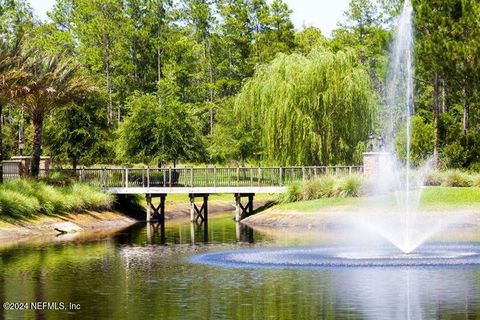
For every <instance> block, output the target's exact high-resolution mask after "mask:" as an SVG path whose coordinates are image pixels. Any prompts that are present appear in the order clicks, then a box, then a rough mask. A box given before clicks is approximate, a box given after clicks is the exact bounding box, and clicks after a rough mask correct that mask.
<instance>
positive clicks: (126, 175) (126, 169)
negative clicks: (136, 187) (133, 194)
mask: <svg viewBox="0 0 480 320" xmlns="http://www.w3.org/2000/svg"><path fill="white" fill-rule="evenodd" d="M125 188H128V168H125Z"/></svg>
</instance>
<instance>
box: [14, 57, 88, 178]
mask: <svg viewBox="0 0 480 320" xmlns="http://www.w3.org/2000/svg"><path fill="white" fill-rule="evenodd" d="M25 69H26V70H27V71H28V77H29V78H30V79H31V84H30V86H29V92H28V93H27V94H26V95H25V96H24V98H23V99H22V100H23V106H24V110H25V111H26V113H27V114H28V115H29V116H30V117H31V119H32V123H33V154H32V161H31V167H30V174H31V175H32V176H38V174H39V171H40V156H41V154H42V143H43V120H44V119H45V116H47V115H48V114H49V113H51V112H52V111H54V110H56V109H58V108H61V107H64V106H66V105H68V104H70V103H73V102H75V101H77V100H79V99H81V98H82V97H84V96H85V95H86V94H88V93H91V92H93V91H95V90H96V86H95V85H94V84H93V82H92V81H91V79H90V78H88V77H87V76H86V75H84V74H83V73H82V69H81V66H80V64H79V63H77V62H76V61H75V60H74V59H73V58H71V57H67V56H66V55H65V54H60V55H58V54H57V55H54V54H47V53H44V52H41V51H38V50H36V51H35V55H33V56H32V57H31V59H30V60H29V63H27V64H26V67H25Z"/></svg>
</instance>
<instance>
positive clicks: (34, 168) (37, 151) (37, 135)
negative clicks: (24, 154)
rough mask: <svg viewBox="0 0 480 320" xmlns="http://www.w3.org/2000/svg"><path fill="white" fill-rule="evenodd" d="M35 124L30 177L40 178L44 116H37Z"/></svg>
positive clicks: (34, 120)
mask: <svg viewBox="0 0 480 320" xmlns="http://www.w3.org/2000/svg"><path fill="white" fill-rule="evenodd" d="M32 122H33V154H32V161H31V164H30V175H31V176H33V177H38V174H39V173H40V157H41V155H42V142H43V116H41V115H35V116H34V117H33V119H32Z"/></svg>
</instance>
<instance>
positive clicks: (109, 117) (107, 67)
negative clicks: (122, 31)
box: [105, 58, 113, 125]
mask: <svg viewBox="0 0 480 320" xmlns="http://www.w3.org/2000/svg"><path fill="white" fill-rule="evenodd" d="M105 73H106V78H107V79H106V80H107V92H108V105H107V124H108V125H110V124H112V122H113V102H112V80H111V75H110V60H109V59H108V58H107V59H106V61H105Z"/></svg>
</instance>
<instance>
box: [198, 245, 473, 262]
mask: <svg viewBox="0 0 480 320" xmlns="http://www.w3.org/2000/svg"><path fill="white" fill-rule="evenodd" d="M189 262H192V263H198V264H206V265H213V266H222V267H237V268H248V267H254V268H330V267H441V266H472V265H480V245H478V244H475V245H473V244H472V245H466V244H431V245H425V246H422V247H421V248H419V249H418V251H415V253H411V254H404V253H402V252H400V251H398V249H396V248H390V247H379V248H376V249H375V248H369V249H368V250H365V248H356V247H340V246H330V247H310V248H274V249H248V250H235V251H223V252H214V253H206V254H202V255H197V256H194V257H191V258H190V259H189Z"/></svg>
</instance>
